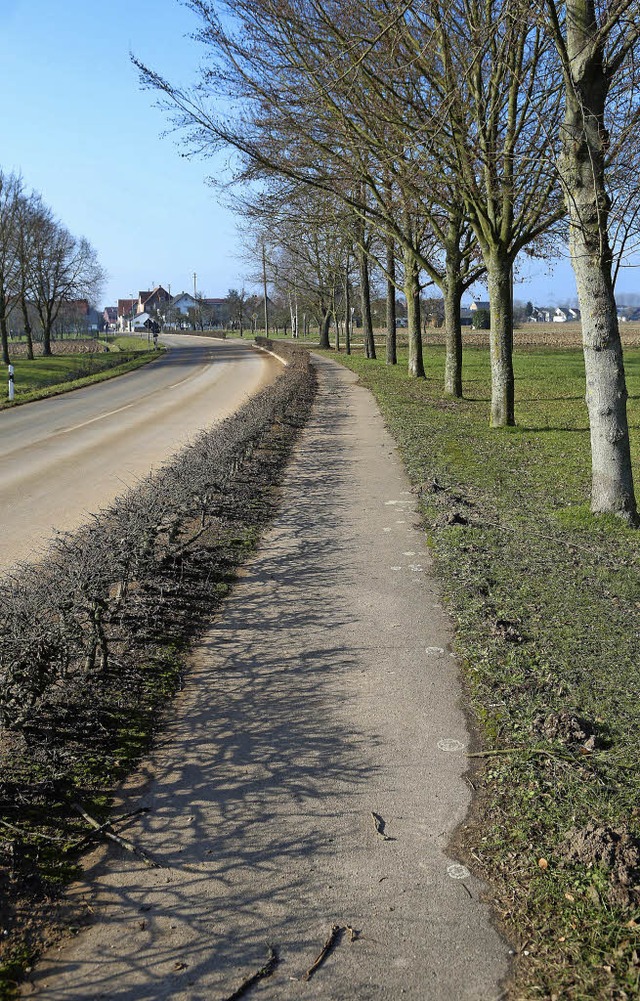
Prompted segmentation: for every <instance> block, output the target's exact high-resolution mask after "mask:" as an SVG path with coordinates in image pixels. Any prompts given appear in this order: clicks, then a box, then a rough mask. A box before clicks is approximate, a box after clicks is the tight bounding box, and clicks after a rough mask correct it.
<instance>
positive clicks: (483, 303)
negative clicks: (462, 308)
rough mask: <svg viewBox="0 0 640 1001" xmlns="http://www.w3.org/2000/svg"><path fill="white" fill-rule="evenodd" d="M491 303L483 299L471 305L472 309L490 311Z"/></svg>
mask: <svg viewBox="0 0 640 1001" xmlns="http://www.w3.org/2000/svg"><path fill="white" fill-rule="evenodd" d="M490 308H491V303H490V302H488V301H485V300H483V299H479V300H478V301H477V302H472V303H471V309H490Z"/></svg>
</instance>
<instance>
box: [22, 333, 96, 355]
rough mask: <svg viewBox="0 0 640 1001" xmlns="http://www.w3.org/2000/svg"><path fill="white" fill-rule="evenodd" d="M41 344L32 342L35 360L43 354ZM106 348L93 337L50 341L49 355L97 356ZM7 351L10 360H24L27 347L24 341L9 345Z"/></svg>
mask: <svg viewBox="0 0 640 1001" xmlns="http://www.w3.org/2000/svg"><path fill="white" fill-rule="evenodd" d="M43 347H44V346H43V344H42V342H41V341H34V343H33V353H34V355H35V356H36V358H41V357H42V353H43ZM105 350H106V347H105V344H104V342H103V341H99V340H97V339H96V338H95V337H83V338H77V339H76V338H74V339H73V340H66V341H65V340H63V341H52V342H51V354H54V355H79V354H82V355H85V354H99V353H100V352H101V351H105ZM9 351H10V352H11V357H12V358H26V357H27V345H26V342H25V341H18V342H14V341H11V342H10V343H9Z"/></svg>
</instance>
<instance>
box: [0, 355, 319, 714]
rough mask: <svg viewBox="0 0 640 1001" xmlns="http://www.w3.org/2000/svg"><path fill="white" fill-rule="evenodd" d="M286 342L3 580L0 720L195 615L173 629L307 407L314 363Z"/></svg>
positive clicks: (118, 661) (114, 664)
mask: <svg viewBox="0 0 640 1001" xmlns="http://www.w3.org/2000/svg"><path fill="white" fill-rule="evenodd" d="M264 346H265V347H267V345H266V344H265V345H264ZM285 347H286V349H287V350H286V355H287V359H286V360H287V367H286V368H285V370H284V371H283V373H282V375H281V376H280V377H279V378H278V379H277V380H276V382H275V383H274V384H273V385H271V386H269V387H267V388H266V389H264V390H262V392H260V393H259V394H257V395H256V396H254V397H253V398H252V399H251V400H249V402H248V403H247V404H246V405H245V406H244V407H243V408H242V410H241V411H239V412H238V413H237V414H236V415H234V416H232V417H230V418H228V419H227V420H225V421H224V422H223V423H222V424H220V425H218V426H215V427H213V428H212V429H210V430H206V431H202V432H200V433H199V434H198V435H197V437H196V438H195V439H194V441H193V442H192V443H191V444H190V445H189V446H188V447H187V448H186V449H184V450H183V451H182V452H181V453H180V454H178V455H177V456H176V457H175V458H173V459H172V460H171V461H170V462H169V463H168V464H167V465H165V466H164V467H163V468H162V469H161V470H160V471H159V472H157V473H155V474H153V475H151V476H149V477H148V478H147V479H146V480H144V481H143V482H142V483H141V485H140V486H139V487H136V488H135V489H133V490H129V491H128V492H127V493H125V494H124V495H123V496H122V497H120V498H118V499H117V500H116V501H115V502H114V504H113V505H112V506H111V507H110V508H108V509H106V510H104V511H102V512H101V513H100V514H98V515H97V516H95V517H94V519H93V521H92V522H91V523H90V524H89V525H88V526H86V527H85V528H84V529H83V530H81V531H79V532H77V533H74V534H63V535H60V536H58V537H57V538H56V539H55V541H54V542H53V543H52V545H51V547H50V551H49V553H48V555H47V557H46V559H45V560H44V562H42V563H40V564H38V565H24V566H21V567H19V568H18V569H17V571H15V572H14V573H13V575H12V576H11V577H6V578H5V579H4V580H3V581H2V582H0V727H4V728H6V729H12V730H15V729H22V728H24V726H25V725H26V724H28V723H29V720H30V719H32V717H33V715H34V713H35V712H36V711H37V708H38V706H39V704H40V703H41V702H42V701H43V699H45V698H46V697H47V696H48V695H49V694H50V693H51V692H52V690H54V689H56V690H57V689H59V688H60V687H62V688H64V685H65V684H66V683H67V681H68V680H69V679H70V678H74V677H77V676H78V675H82V674H83V673H84V674H86V673H90V674H92V675H94V674H95V673H96V672H102V673H105V672H107V671H109V673H110V674H111V675H112V674H113V672H114V671H116V672H117V671H118V669H119V666H121V665H123V664H124V663H126V651H127V649H128V648H129V647H131V646H132V645H136V646H138V647H139V644H140V639H141V636H144V635H148V636H149V637H153V638H154V640H158V638H161V637H162V636H163V634H164V633H165V622H169V620H170V621H171V632H172V633H173V632H174V631H175V629H176V628H179V631H183V630H184V629H187V627H188V620H190V619H191V618H192V615H191V613H187V612H185V613H184V615H183V616H182V618H183V619H184V621H183V623H182V625H181V626H180V627H176V616H178V618H180V615H179V608H180V605H181V603H182V602H186V604H187V605H188V604H189V601H188V597H187V595H186V592H187V591H188V590H189V586H190V585H189V581H193V578H194V574H195V576H196V577H199V576H200V575H202V574H203V573H204V574H205V575H209V576H210V575H211V573H212V572H213V570H214V569H215V568H214V567H212V566H211V565H210V563H211V561H210V557H209V555H208V553H207V545H208V543H209V542H211V541H212V539H213V538H214V537H215V540H217V541H216V545H219V538H220V531H221V527H222V526H223V525H226V526H227V527H228V526H229V525H232V524H233V523H236V524H237V522H238V520H242V519H243V518H245V517H246V516H247V514H248V513H249V514H251V510H250V509H251V508H252V507H255V505H256V503H257V493H256V490H257V487H258V485H259V484H260V481H261V480H262V481H263V482H262V487H263V488H264V485H265V483H269V484H271V485H273V483H274V481H275V478H277V471H278V469H280V468H281V466H282V465H283V463H284V461H285V459H286V455H287V454H288V452H289V450H290V448H291V445H292V443H293V441H294V440H295V437H296V436H297V434H298V431H299V429H300V427H301V424H302V423H303V422H304V418H305V416H306V415H307V414H308V412H309V409H310V404H311V401H312V398H313V394H314V391H315V379H314V375H313V370H312V369H311V367H310V365H309V361H308V357H307V355H306V353H305V352H302V351H300V350H297V351H296V350H295V349H294V350H293V351H292V350H291V346H289V345H287V346H285ZM269 349H271V347H269ZM273 350H278V351H280V350H281V346H280V345H277V346H274V348H273ZM270 467H271V468H270ZM261 503H263V502H261ZM263 506H264V505H263ZM253 515H254V516H253V517H250V518H249V520H250V521H253V522H255V520H256V517H257V518H258V520H260V515H259V514H257V515H256V512H255V511H254V512H253ZM214 548H215V546H214ZM225 559H226V557H225ZM169 606H170V607H169Z"/></svg>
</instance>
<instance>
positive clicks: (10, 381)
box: [9, 365, 14, 403]
mask: <svg viewBox="0 0 640 1001" xmlns="http://www.w3.org/2000/svg"><path fill="white" fill-rule="evenodd" d="M13 397H14V389H13V365H9V403H13Z"/></svg>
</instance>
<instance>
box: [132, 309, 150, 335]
mask: <svg viewBox="0 0 640 1001" xmlns="http://www.w3.org/2000/svg"><path fill="white" fill-rule="evenodd" d="M150 319H151V317H150V316H149V314H148V313H138V315H137V316H134V318H133V320H132V321H131V330H133V331H134V333H135V332H137V333H142V332H143V331H145V330H146V329H147V328H146V327H145V323H146V322H147V320H150Z"/></svg>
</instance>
